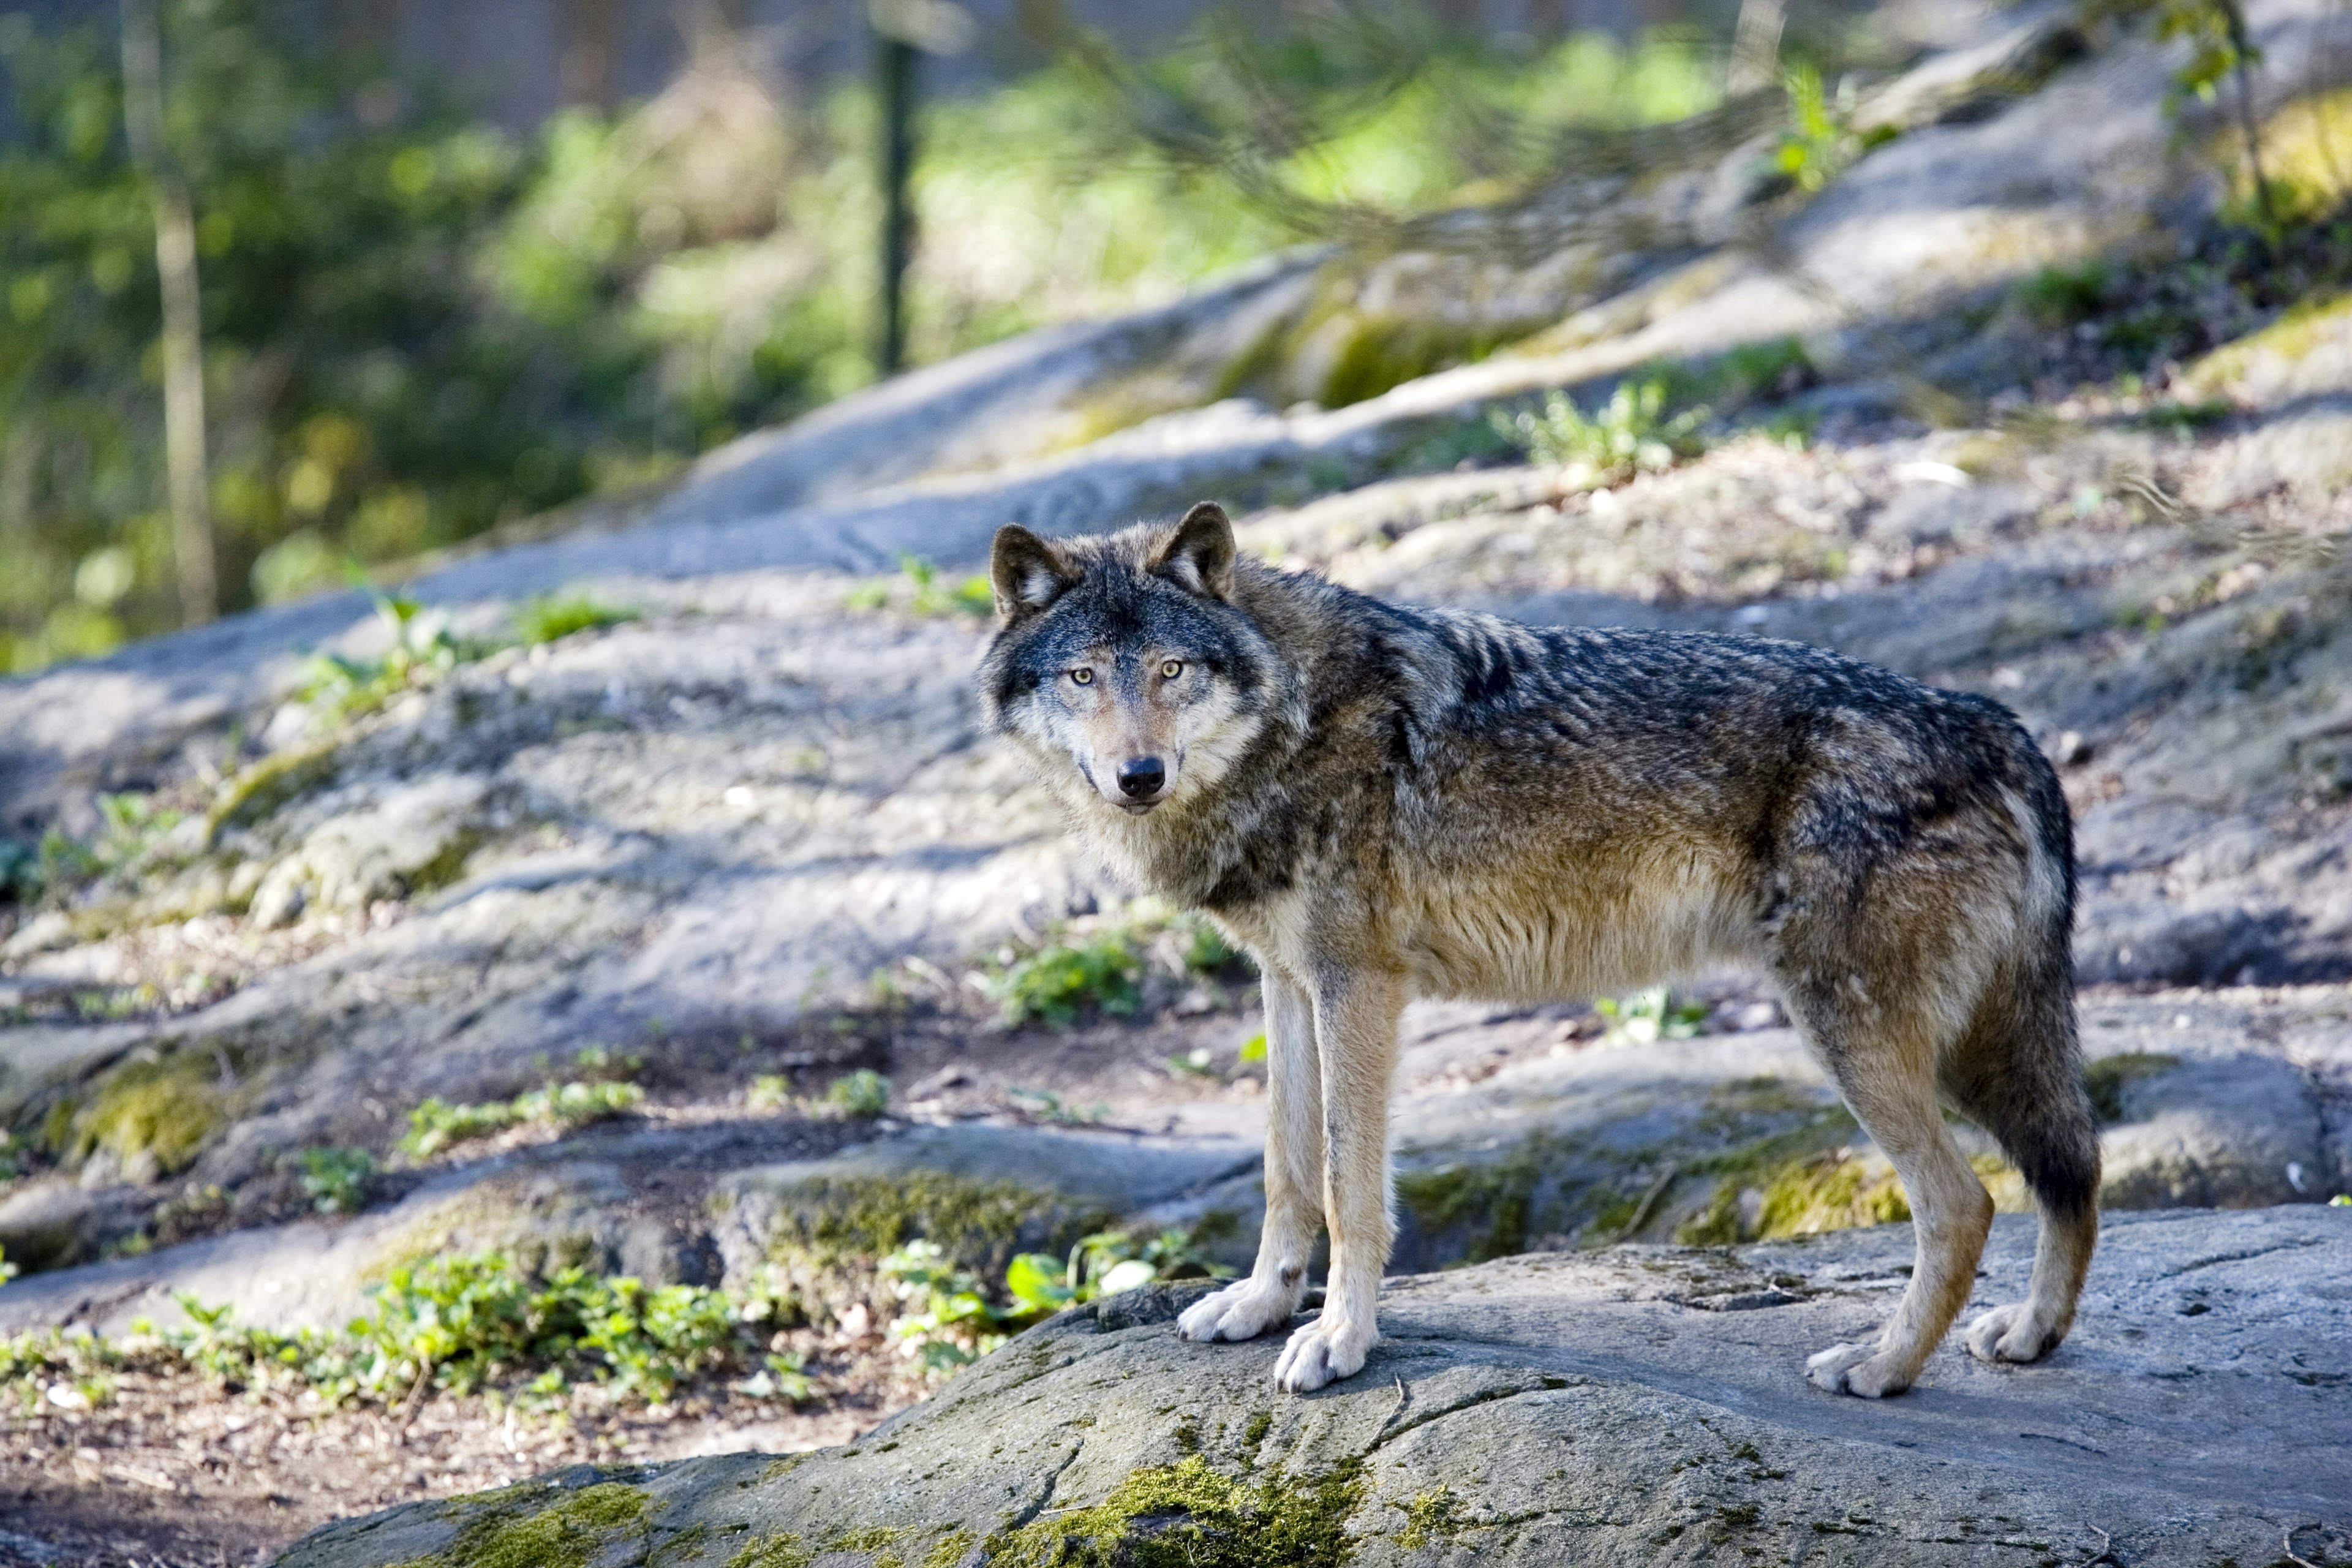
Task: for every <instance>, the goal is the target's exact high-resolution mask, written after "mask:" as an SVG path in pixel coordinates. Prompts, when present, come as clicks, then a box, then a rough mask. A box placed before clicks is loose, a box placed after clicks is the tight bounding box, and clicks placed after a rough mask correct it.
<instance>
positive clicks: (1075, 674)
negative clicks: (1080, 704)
mask: <svg viewBox="0 0 2352 1568" xmlns="http://www.w3.org/2000/svg"><path fill="white" fill-rule="evenodd" d="M1070 679H1072V680H1075V681H1076V682H1077V683H1078V684H1079V685H1080V686H1092V685H1093V684H1094V683H1095V672H1094V671H1093V670H1091V669H1074V670H1072V671H1070Z"/></svg>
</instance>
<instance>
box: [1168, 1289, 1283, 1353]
mask: <svg viewBox="0 0 2352 1568" xmlns="http://www.w3.org/2000/svg"><path fill="white" fill-rule="evenodd" d="M1297 1310H1298V1292H1297V1291H1296V1290H1279V1289H1276V1290H1267V1289H1261V1288H1260V1287H1259V1286H1258V1284H1257V1282H1256V1281H1255V1280H1251V1279H1244V1280H1243V1281H1241V1282H1240V1283H1239V1284H1237V1285H1228V1286H1226V1287H1225V1288H1224V1289H1222V1290H1217V1291H1213V1292H1212V1293H1211V1294H1209V1295H1206V1296H1203V1297H1202V1298H1201V1299H1200V1300H1197V1301H1195V1302H1193V1303H1192V1305H1191V1306H1189V1307H1187V1308H1185V1309H1184V1312H1183V1315H1182V1316H1181V1317H1179V1318H1178V1319H1177V1320H1176V1337H1177V1338H1178V1339H1181V1340H1196V1341H1202V1342H1206V1341H1210V1340H1254V1339H1255V1338H1257V1337H1258V1335H1260V1334H1262V1333H1264V1332H1265V1331H1266V1330H1268V1329H1270V1328H1273V1327H1274V1326H1275V1325H1276V1323H1286V1322H1288V1321H1290V1314H1291V1313H1293V1312H1295V1311H1297Z"/></svg>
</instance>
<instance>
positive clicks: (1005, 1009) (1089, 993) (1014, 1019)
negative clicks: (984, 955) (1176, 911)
mask: <svg viewBox="0 0 2352 1568" xmlns="http://www.w3.org/2000/svg"><path fill="white" fill-rule="evenodd" d="M1142 978H1143V957H1142V954H1141V953H1139V952H1137V950H1136V942H1135V938H1134V936H1133V935H1132V933H1130V932H1129V931H1126V930H1123V929H1105V930H1101V931H1095V932H1093V933H1091V934H1089V935H1087V936H1081V937H1067V936H1063V937H1057V938H1056V939H1055V940H1053V941H1051V942H1047V943H1046V945H1045V946H1044V947H1042V948H1039V949H1038V950H1037V951H1036V952H1032V953H1028V954H1026V955H1024V956H1021V957H1016V958H1013V959H1011V960H1010V961H1008V962H1006V963H1004V964H1003V967H1002V968H1001V969H1000V970H999V971H998V973H996V974H995V975H994V976H993V977H992V979H991V980H990V981H989V982H988V994H989V996H990V997H991V999H992V1000H993V1001H994V1002H995V1003H996V1004H997V1006H998V1009H999V1012H1000V1015H1001V1016H1002V1017H1003V1021H1004V1023H1005V1024H1006V1025H1007V1026H1016V1027H1017V1026H1020V1025H1023V1024H1026V1023H1031V1022H1042V1023H1045V1024H1050V1025H1052V1026H1054V1027H1055V1028H1067V1027H1068V1026H1070V1025H1071V1024H1073V1023H1075V1022H1076V1021H1077V1017H1078V1015H1079V1013H1080V1012H1081V1010H1083V1009H1085V1008H1088V1007H1093V1008H1096V1009H1097V1010H1099V1011H1101V1012H1105V1013H1110V1014H1116V1015H1120V1016H1124V1015H1126V1014H1129V1013H1132V1012H1134V1011H1135V1009H1136V1007H1137V1006H1138V1005H1139V1004H1140V1003H1141V1001H1142V999H1143V996H1142V990H1141V986H1140V984H1139V983H1140V982H1141V980H1142Z"/></svg>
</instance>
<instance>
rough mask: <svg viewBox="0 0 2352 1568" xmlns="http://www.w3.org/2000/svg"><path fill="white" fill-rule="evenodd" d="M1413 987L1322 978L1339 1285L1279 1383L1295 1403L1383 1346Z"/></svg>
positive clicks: (1294, 1343)
mask: <svg viewBox="0 0 2352 1568" xmlns="http://www.w3.org/2000/svg"><path fill="white" fill-rule="evenodd" d="M1403 1010H1404V986H1403V984H1402V981H1401V980H1399V979H1398V978H1397V977H1396V976H1394V975H1390V974H1381V973H1370V972H1366V971H1355V972H1351V973H1339V974H1335V975H1330V976H1318V989H1317V991H1316V993H1315V1044H1316V1050H1317V1052H1318V1057H1319V1058H1320V1059H1321V1062H1322V1065H1323V1155H1324V1167H1323V1174H1324V1197H1323V1208H1324V1214H1325V1216H1326V1218H1327V1219H1328V1223H1329V1225H1330V1228H1331V1279H1330V1284H1329V1286H1328V1288H1327V1289H1326V1290H1325V1291H1324V1299H1323V1312H1322V1315H1321V1316H1320V1317H1318V1318H1317V1319H1316V1321H1313V1322H1311V1323H1309V1324H1307V1326H1306V1327H1305V1328H1303V1329H1300V1330H1299V1331H1297V1332H1296V1333H1294V1334H1292V1335H1291V1336H1290V1342H1289V1343H1288V1344H1286V1345H1285V1346H1284V1347H1283V1350H1282V1359H1281V1360H1280V1361H1278V1362H1276V1363H1275V1368H1274V1378H1275V1381H1276V1383H1278V1384H1281V1385H1282V1386H1283V1387H1285V1388H1286V1389H1288V1390H1290V1391H1291V1392H1292V1393H1294V1394H1305V1393H1307V1392H1308V1391H1309V1390H1311V1389H1317V1388H1320V1387H1322V1386H1323V1385H1324V1384H1327V1383H1329V1382H1331V1381H1333V1380H1334V1379H1336V1378H1342V1377H1352V1376H1354V1375H1355V1374H1356V1373H1358V1372H1360V1371H1361V1370H1362V1368H1363V1364H1364V1357H1365V1356H1366V1355H1367V1354H1368V1353H1369V1352H1370V1350H1371V1348H1372V1342H1373V1341H1374V1340H1377V1339H1378V1338H1380V1325H1379V1321H1378V1312H1379V1303H1380V1294H1381V1272H1382V1270H1384V1269H1385V1268H1387V1267H1388V1261H1389V1247H1390V1245H1391V1242H1392V1241H1393V1240H1394V1226H1393V1222H1392V1221H1391V1216H1390V1183H1389V1080H1390V1079H1391V1078H1392V1077H1393V1076H1394V1075H1395V1071H1396V1052H1397V1017H1398V1015H1399V1014H1401V1013H1402V1012H1403Z"/></svg>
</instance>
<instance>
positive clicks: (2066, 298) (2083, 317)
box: [2016, 260, 2115, 327]
mask: <svg viewBox="0 0 2352 1568" xmlns="http://www.w3.org/2000/svg"><path fill="white" fill-rule="evenodd" d="M2114 287H2115V273H2114V270H2113V269H2112V268H2109V267H2108V266H2107V264H2106V263H2105V262H2104V261H2099V260H2090V261H2084V262H2080V263H2078V264H2076V265H2074V266H2072V267H2067V266H2061V265H2056V264H2053V265H2052V266H2049V267H2044V268H2042V269H2041V270H2040V271H2038V272H2036V273H2034V274H2033V275H2032V277H2030V278H2027V279H2024V280H2023V281H2022V282H2021V283H2019V284H2018V285H2017V289H2016V299H2017V302H2018V305H2019V306H2020V307H2021V309H2022V310H2024V311H2025V312H2026V314H2028V315H2030V316H2032V318H2033V319H2034V320H2035V321H2040V322H2042V324H2043V325H2044V326H2050V327H2071V326H2073V325H2074V324H2075V323H2076V322H2078V321H2089V320H2090V319H2091V318H2092V317H2094V316H2095V315H2097V314H2098V313H2099V311H2100V309H2101V308H2102V307H2103V306H2104V305H2105V303H2106V301H2107V297H2108V294H2109V292H2110V291H2111V290H2112V289H2114Z"/></svg>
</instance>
